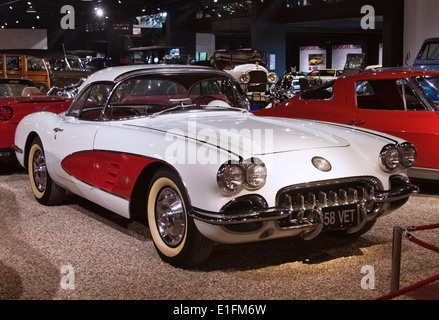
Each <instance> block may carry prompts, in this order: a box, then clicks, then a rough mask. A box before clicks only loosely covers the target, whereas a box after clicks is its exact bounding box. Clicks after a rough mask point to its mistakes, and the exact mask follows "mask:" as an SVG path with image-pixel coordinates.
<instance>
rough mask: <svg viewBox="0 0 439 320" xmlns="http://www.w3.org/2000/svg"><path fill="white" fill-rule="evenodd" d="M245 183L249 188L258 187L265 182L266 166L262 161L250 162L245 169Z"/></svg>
mask: <svg viewBox="0 0 439 320" xmlns="http://www.w3.org/2000/svg"><path fill="white" fill-rule="evenodd" d="M245 174H246V183H247V187H248V188H249V189H259V188H261V187H262V186H263V185H264V184H265V179H266V178H267V168H266V167H265V163H263V162H262V161H257V162H252V163H250V164H249V165H248V167H247V169H246V171H245Z"/></svg>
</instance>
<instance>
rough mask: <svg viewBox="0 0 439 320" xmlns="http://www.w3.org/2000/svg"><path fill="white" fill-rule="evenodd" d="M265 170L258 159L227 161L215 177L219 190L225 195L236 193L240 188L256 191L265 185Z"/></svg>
mask: <svg viewBox="0 0 439 320" xmlns="http://www.w3.org/2000/svg"><path fill="white" fill-rule="evenodd" d="M266 178H267V168H266V167H265V164H264V163H263V162H262V161H261V160H260V159H258V158H250V159H247V160H245V161H239V162H238V161H227V162H225V163H223V164H222V165H221V167H220V168H219V169H218V172H217V175H216V181H217V183H218V186H219V187H220V189H221V190H222V191H223V192H225V193H233V192H238V191H240V190H241V189H242V188H247V189H249V190H257V189H259V188H261V187H262V186H263V185H264V184H265V180H266Z"/></svg>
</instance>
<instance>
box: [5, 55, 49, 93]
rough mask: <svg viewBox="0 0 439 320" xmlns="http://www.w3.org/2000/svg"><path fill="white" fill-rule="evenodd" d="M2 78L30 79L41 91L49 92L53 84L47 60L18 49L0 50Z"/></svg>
mask: <svg viewBox="0 0 439 320" xmlns="http://www.w3.org/2000/svg"><path fill="white" fill-rule="evenodd" d="M0 78H15V79H17V78H24V79H30V80H32V81H33V82H34V84H35V86H36V87H37V88H38V89H39V91H40V92H47V91H48V90H49V89H50V87H51V86H52V83H51V77H50V72H49V68H48V66H47V64H46V60H45V59H44V58H42V57H39V56H35V55H32V54H29V53H24V52H19V51H16V50H11V51H5V52H0Z"/></svg>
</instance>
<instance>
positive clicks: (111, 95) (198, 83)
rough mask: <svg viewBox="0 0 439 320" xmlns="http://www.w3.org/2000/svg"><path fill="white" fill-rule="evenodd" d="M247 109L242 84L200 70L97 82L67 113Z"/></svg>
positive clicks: (115, 116) (102, 116)
mask: <svg viewBox="0 0 439 320" xmlns="http://www.w3.org/2000/svg"><path fill="white" fill-rule="evenodd" d="M224 108H227V109H235V110H242V109H248V101H247V100H246V99H245V98H244V96H243V94H242V91H240V87H239V85H237V84H236V83H235V82H234V81H232V80H231V79H230V78H228V77H219V76H215V77H212V78H206V76H205V75H204V76H202V75H197V74H193V75H191V74H178V75H172V76H171V75H169V76H167V75H165V76H160V75H155V76H154V77H151V76H137V77H132V78H128V79H126V80H123V81H121V82H120V83H118V84H117V85H116V86H114V85H113V84H112V83H108V82H105V83H102V82H101V83H95V84H92V85H90V86H88V87H87V88H85V89H84V90H82V92H81V93H80V94H79V95H78V97H77V99H76V100H75V102H74V103H73V104H72V106H71V108H70V111H69V112H68V115H72V116H75V117H79V118H80V119H83V120H92V121H96V120H121V119H124V120H126V119H128V118H133V117H141V116H152V115H159V114H162V113H164V112H182V111H184V110H205V109H209V110H223V109H224Z"/></svg>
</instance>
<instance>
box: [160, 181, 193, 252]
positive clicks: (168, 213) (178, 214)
mask: <svg viewBox="0 0 439 320" xmlns="http://www.w3.org/2000/svg"><path fill="white" fill-rule="evenodd" d="M155 219H156V223H157V228H158V231H159V233H160V237H161V238H162V239H163V241H164V242H165V243H166V244H167V245H169V246H171V247H175V246H177V245H178V244H179V243H180V242H181V241H182V239H183V238H184V234H185V229H186V217H185V210H184V204H183V199H181V197H180V195H179V194H178V192H176V191H175V190H174V189H172V188H170V187H166V188H163V189H162V190H161V191H160V193H159V194H158V197H157V201H156V205H155Z"/></svg>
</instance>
